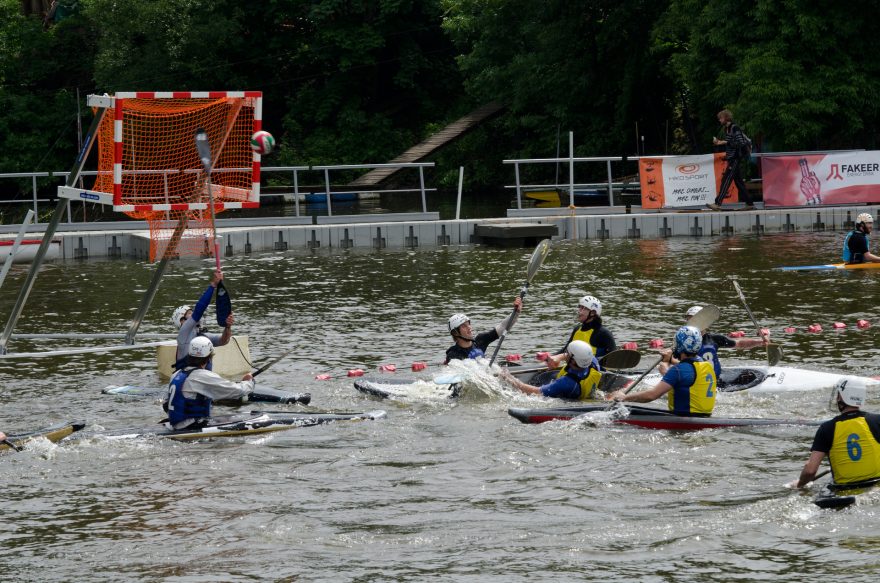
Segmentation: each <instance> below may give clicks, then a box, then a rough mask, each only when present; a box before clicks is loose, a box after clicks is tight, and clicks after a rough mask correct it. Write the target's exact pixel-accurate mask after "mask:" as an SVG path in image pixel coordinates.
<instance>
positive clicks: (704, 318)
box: [608, 304, 721, 409]
mask: <svg viewBox="0 0 880 583" xmlns="http://www.w3.org/2000/svg"><path fill="white" fill-rule="evenodd" d="M720 316H721V310H719V309H718V306H713V305H711V304H709V305H707V306H704V307H703V309H702V310H700V311H699V312H697V313H696V314H694V315H693V316H691V318H690V320H688V323H687V325H688V326H693V327H694V328H696V329H697V330H699V331H700V332H701V333H702V331H703V330H705V329H706V328H708V327H709V326H711V325H712V324H714V323H715V320H717V319H718V318H719V317H720ZM661 362H663V357H662V356H661V357H660V358H658V359H657V361H656V362H655V363H654V364H652V365H651V368H649V369H648V370H646V371H645V372H644V373H642V376H640V377H639V378H637V379H636V382H634V383H633V384H631V385H630V386H628V387H627V388H626V389H624V390H623V394H624V395H626V394H628V393H629V392H630V391H631V390H633V389H634V388H636V385H638V384H639V383H640V382H642V379H644V378H645V377H646V376H648V374H649V373H650V372H651V371H652V370H654V369H655V368H657V365H659V364H660V363H661ZM617 403H618V402H615V403H612V404H611V405H609V406H608V409H611V408H612V407H614V406H615V405H617Z"/></svg>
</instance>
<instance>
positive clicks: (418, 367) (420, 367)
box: [412, 362, 428, 372]
mask: <svg viewBox="0 0 880 583" xmlns="http://www.w3.org/2000/svg"><path fill="white" fill-rule="evenodd" d="M426 368H428V365H427V363H424V362H414V363H412V369H413V372H419V371H420V370H425V369H426Z"/></svg>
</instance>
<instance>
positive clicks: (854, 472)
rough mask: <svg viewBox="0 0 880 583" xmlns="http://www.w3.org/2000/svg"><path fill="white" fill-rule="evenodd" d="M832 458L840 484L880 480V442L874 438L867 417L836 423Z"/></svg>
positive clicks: (829, 455)
mask: <svg viewBox="0 0 880 583" xmlns="http://www.w3.org/2000/svg"><path fill="white" fill-rule="evenodd" d="M828 458H829V461H830V462H831V470H832V471H833V472H834V482H835V483H837V484H851V483H853V482H862V481H865V480H871V479H873V478H878V477H880V443H877V440H876V439H874V434H873V433H871V429H870V428H869V427H868V422H867V421H866V420H865V418H864V416H861V415H860V416H858V417H853V418H851V419H843V420H840V421H838V422H837V423H835V424H834V439H833V440H832V442H831V451H830V452H829V453H828Z"/></svg>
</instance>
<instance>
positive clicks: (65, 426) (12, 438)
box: [0, 421, 86, 452]
mask: <svg viewBox="0 0 880 583" xmlns="http://www.w3.org/2000/svg"><path fill="white" fill-rule="evenodd" d="M85 426H86V424H85V421H68V422H66V423H59V424H57V425H52V426H49V427H44V428H43V429H37V430H36V431H31V432H29V433H19V434H17V435H7V436H6V441H9V442H11V443H12V444H13V445H15V446H16V447H19V448H21V447H24V446H25V444H27V443H28V442H29V441H33V440H34V439H39V438H41V437H44V438H46V439H48V440H49V441H51V442H53V443H56V442H59V441H61V440H62V439H64V438H65V437H67V436H68V435H70V434H71V433H73V432H74V431H79V430H80V429H82V428H83V427H85ZM11 449H13V448H12V447H10V446H9V444H7V443H0V452H2V451H9V450H11Z"/></svg>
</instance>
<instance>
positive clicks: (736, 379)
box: [532, 365, 880, 393]
mask: <svg viewBox="0 0 880 583" xmlns="http://www.w3.org/2000/svg"><path fill="white" fill-rule="evenodd" d="M603 376H606V375H603ZM607 376H610V377H611V379H614V377H620V376H624V377H625V378H626V379H629V380H628V381H622V380H621V379H620V378H617V379H614V380H613V382H612V381H611V380H609V381H607V382H610V383H611V385H608V386H610V387H611V389H612V390H617V389H619V388H625V387H626V386H627V385H628V384H629V383H631V382H632V381H634V380H635V379H637V378H638V376H636V375H631V374H630V375H616V374H614V373H609V374H608V375H607ZM843 376H844V375H841V374H838V373H830V372H819V371H815V370H808V369H803V368H794V367H788V366H768V365H754V366H731V367H724V368H723V369H722V371H721V378H720V379H719V382H718V391H719V392H722V393H735V392H739V391H748V392H749V393H781V392H787V391H816V390H821V389H830V388H831V387H833V386H834V385H835V384H836V383H837V381H838V380H840V379H841V378H842V377H843ZM662 378H663V377H662V375H661V374H660V373H653V374H649V375H648V376H646V377H645V379H644V380H643V381H642V382H641V384H640V386H642V387H645V388H648V387H653V386H654V385H656V384H657V383H658V382H659V381H660V380H661V379H662ZM860 378H861V379H862V380H863V381H865V383H866V384H867V385H868V387H869V388H871V387H875V388H876V386H877V385H880V380H878V379H876V378H870V377H860ZM532 384H534V383H532ZM601 388H602V389H603V390H607V388H606V385H605V383H604V382H603V384H602V387H601Z"/></svg>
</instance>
